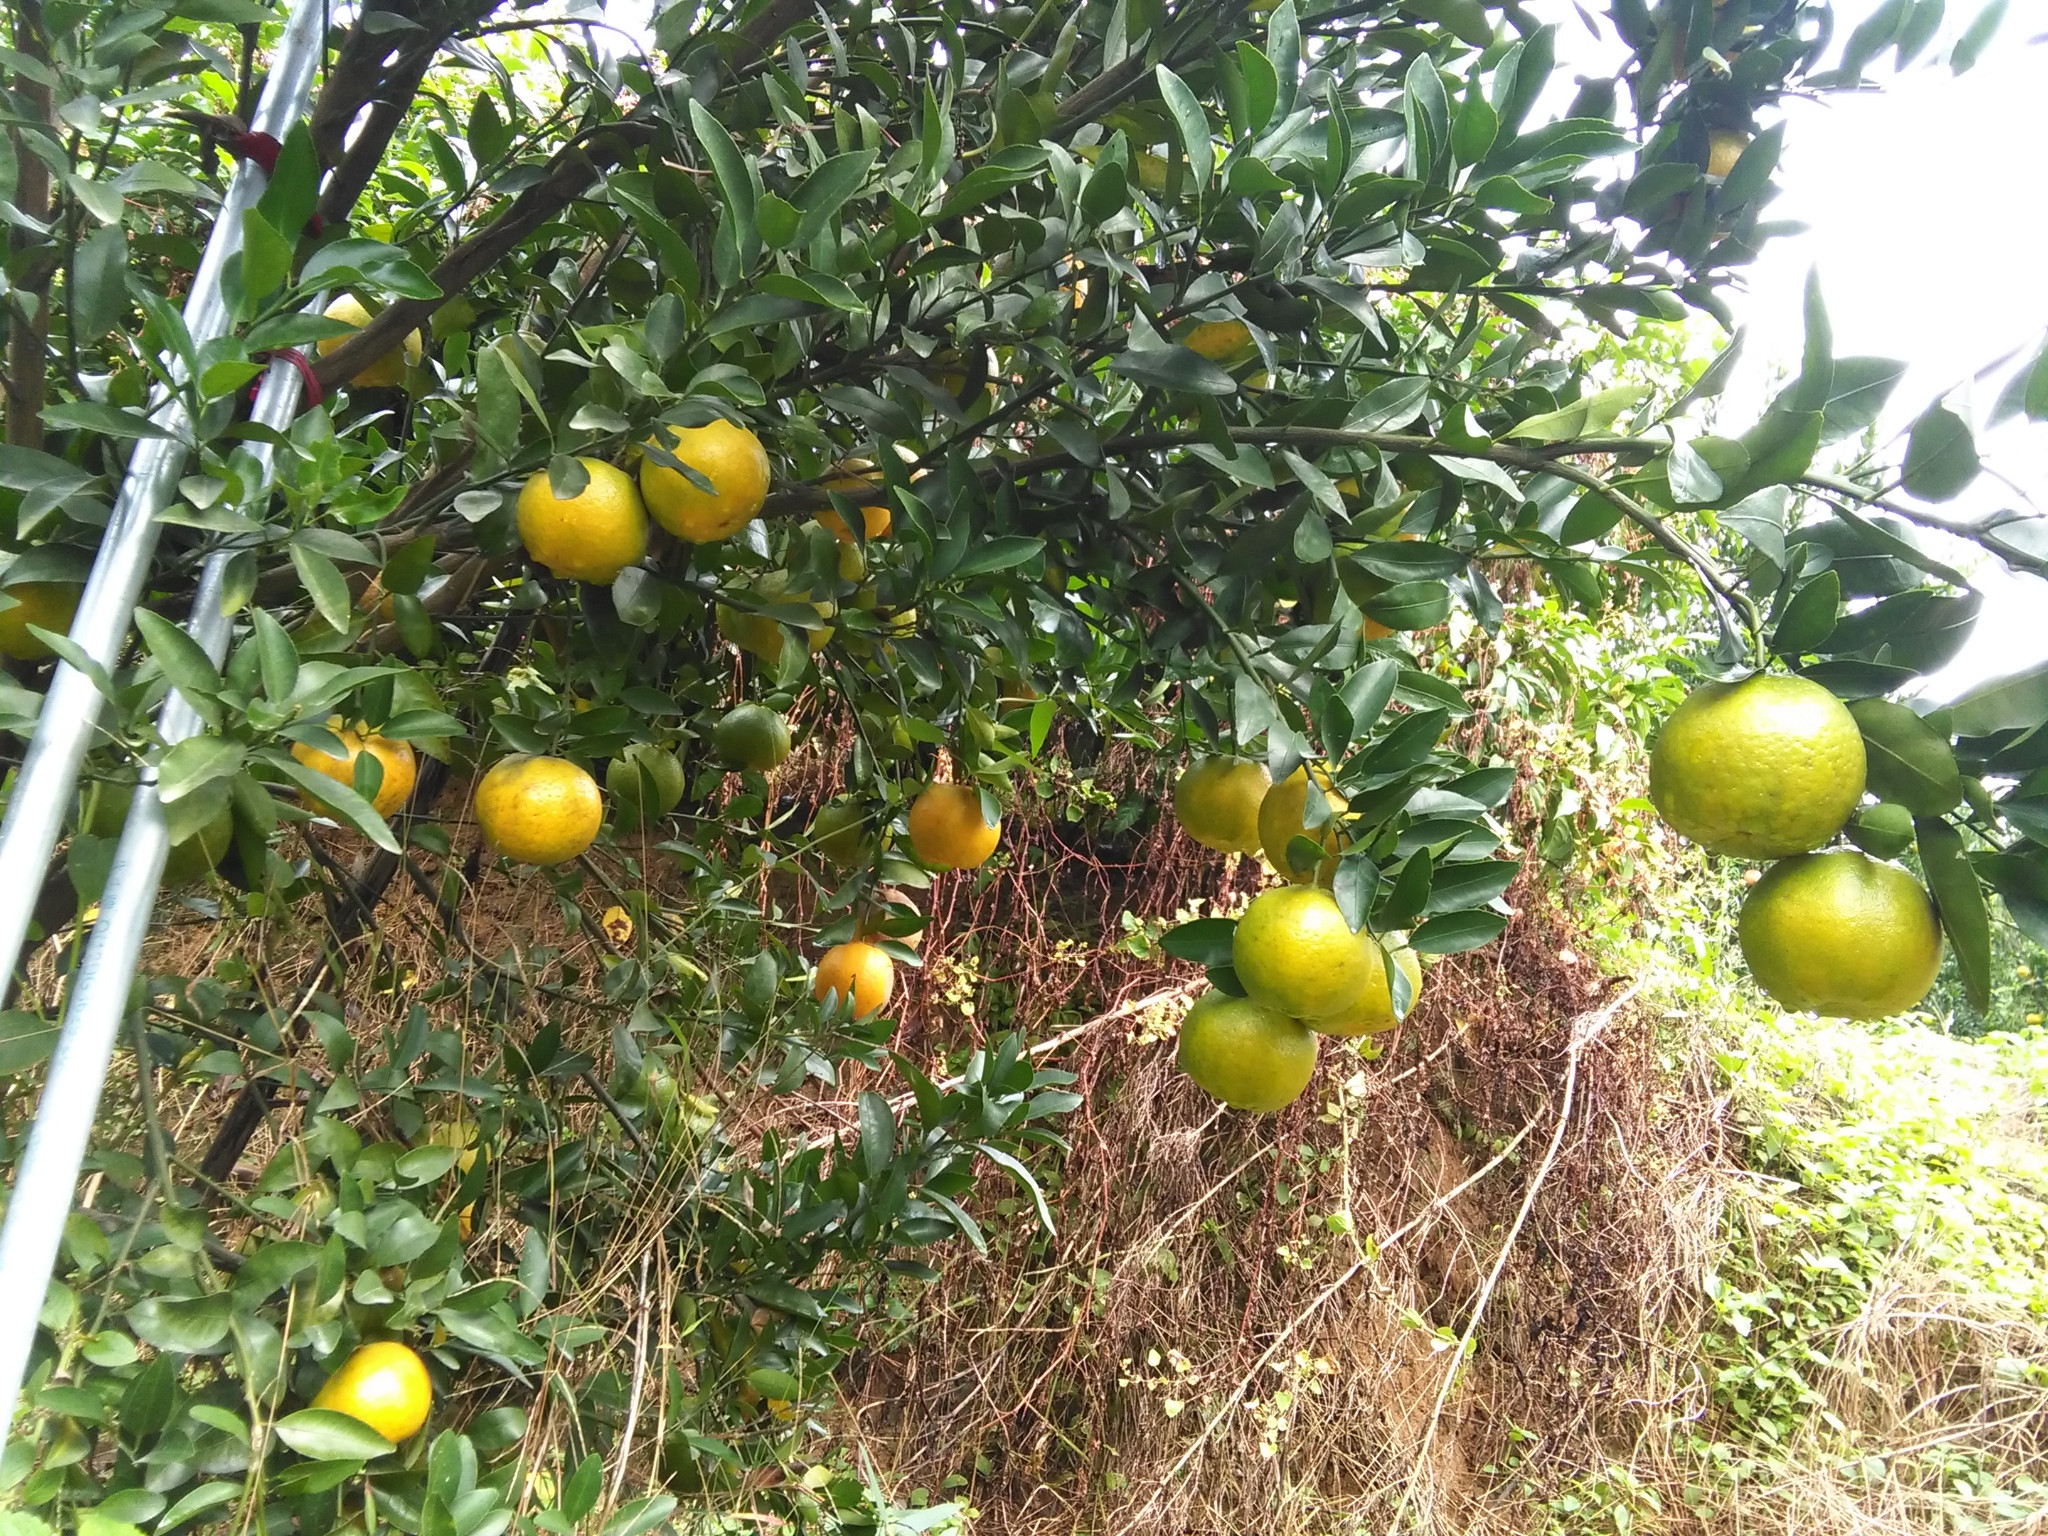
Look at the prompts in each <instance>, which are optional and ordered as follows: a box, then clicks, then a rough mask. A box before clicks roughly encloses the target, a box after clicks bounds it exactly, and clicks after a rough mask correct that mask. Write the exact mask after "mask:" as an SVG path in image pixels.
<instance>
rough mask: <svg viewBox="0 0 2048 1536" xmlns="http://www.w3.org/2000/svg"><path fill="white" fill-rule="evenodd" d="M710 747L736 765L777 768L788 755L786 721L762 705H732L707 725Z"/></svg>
mask: <svg viewBox="0 0 2048 1536" xmlns="http://www.w3.org/2000/svg"><path fill="white" fill-rule="evenodd" d="M711 750H712V751H714V752H716V753H717V754H718V755H719V756H720V757H722V758H724V759H725V760H726V761H727V762H728V763H731V764H732V765H733V766H734V767H736V768H752V769H754V770H756V771H757V772H760V773H766V772H768V771H769V770H770V769H771V768H780V767H781V766H782V764H783V762H784V760H785V759H787V758H788V756H789V722H788V721H787V720H784V719H783V718H782V716H780V715H778V714H777V713H775V711H774V710H772V709H770V708H769V707H768V706H767V705H765V704H740V705H736V706H735V707H733V708H732V709H729V710H727V711H726V712H725V714H724V716H723V717H722V718H721V719H720V720H719V722H718V724H716V725H714V726H713V727H712V728H711Z"/></svg>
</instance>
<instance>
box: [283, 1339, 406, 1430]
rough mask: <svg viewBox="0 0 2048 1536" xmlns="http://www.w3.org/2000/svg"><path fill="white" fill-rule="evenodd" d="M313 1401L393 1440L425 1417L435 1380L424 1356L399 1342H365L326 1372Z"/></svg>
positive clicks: (319, 1406) (314, 1403) (320, 1406)
mask: <svg viewBox="0 0 2048 1536" xmlns="http://www.w3.org/2000/svg"><path fill="white" fill-rule="evenodd" d="M313 1406H314V1407H315V1408H327V1409H331V1410H332V1411H333V1412H335V1413H345V1414H347V1415H348V1416H349V1417H350V1418H352V1419H355V1420H357V1421H358V1422H360V1423H363V1424H367V1425H369V1426H370V1428H372V1429H374V1430H375V1431H377V1433H378V1434H380V1435H382V1436H383V1437H384V1438H385V1439H386V1440H389V1441H391V1442H393V1443H394V1444H396V1443H397V1442H398V1441H400V1440H404V1439H407V1438H409V1437H410V1436H412V1435H413V1434H415V1433H417V1432H418V1430H419V1427H420V1426H421V1425H422V1424H424V1423H426V1422H427V1415H428V1414H429V1413H430V1412H431V1411H432V1410H433V1406H434V1383H433V1382H432V1381H431V1380H430V1379H429V1378H428V1376H427V1366H426V1362H425V1361H423V1360H421V1359H420V1357H419V1356H418V1355H416V1354H414V1353H413V1352H412V1351H411V1350H409V1349H407V1348H406V1347H405V1346H404V1345H403V1344H393V1343H390V1342H388V1341H387V1342H383V1343H377V1344H365V1345H363V1346H362V1348H360V1349H358V1350H357V1351H356V1352H355V1353H354V1354H352V1355H350V1356H349V1357H348V1359H347V1360H345V1361H343V1362H342V1366H341V1369H340V1370H338V1371H336V1372H335V1373H334V1374H333V1375H332V1376H330V1377H328V1378H327V1384H326V1385H325V1386H323V1387H322V1388H321V1389H320V1392H319V1395H318V1396H316V1397H315V1398H314V1399H313Z"/></svg>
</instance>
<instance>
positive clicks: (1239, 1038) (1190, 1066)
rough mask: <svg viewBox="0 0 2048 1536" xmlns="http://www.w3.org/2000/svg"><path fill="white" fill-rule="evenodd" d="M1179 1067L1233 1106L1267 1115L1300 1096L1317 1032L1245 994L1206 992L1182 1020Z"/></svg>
mask: <svg viewBox="0 0 2048 1536" xmlns="http://www.w3.org/2000/svg"><path fill="white" fill-rule="evenodd" d="M1177 1059H1178V1060H1179V1062H1180V1069H1181V1071H1183V1072H1185V1073H1187V1075H1188V1076H1189V1077H1192V1078H1193V1079H1194V1080H1195V1082H1196V1083H1197V1084H1199V1085H1200V1087H1201V1089H1202V1091H1203V1092H1204V1093H1206V1094H1208V1095H1209V1096H1210V1097H1211V1098H1216V1099H1221V1100H1222V1101H1223V1102H1224V1103H1225V1104H1228V1105H1229V1106H1230V1107H1231V1108H1232V1109H1249V1110H1254V1111H1256V1112H1257V1113H1259V1114H1262V1115H1269V1114H1271V1113H1272V1112H1273V1111H1274V1110H1276V1109H1285V1108H1286V1107H1287V1106H1288V1105H1289V1104H1292V1103H1293V1102H1294V1101H1295V1100H1296V1099H1298V1098H1300V1097H1301V1091H1302V1090H1303V1089H1304V1088H1306V1087H1307V1086H1308V1080H1309V1079H1310V1078H1311V1077H1313V1076H1314V1075H1315V1070H1316V1037H1315V1036H1314V1035H1313V1034H1312V1033H1310V1032H1309V1030H1308V1029H1306V1028H1305V1027H1304V1026H1303V1025H1302V1024H1301V1023H1300V1022H1298V1021H1297V1020H1294V1019H1290V1018H1289V1017H1288V1016H1287V1015H1286V1014H1284V1013H1281V1012H1279V1011H1278V1010H1277V1009H1273V1008H1267V1007H1264V1006H1262V1005H1261V1004H1258V1003H1255V1002H1253V1001H1252V1000H1251V999H1250V998H1248V997H1230V996H1228V995H1226V994H1224V993H1222V992H1205V993H1204V994H1203V995H1202V996H1200V997H1198V998H1196V999H1195V1005H1194V1007H1192V1008H1190V1009H1189V1010H1188V1016H1187V1017H1186V1018H1185V1019H1183V1020H1181V1026H1180V1046H1179V1050H1178V1052H1177Z"/></svg>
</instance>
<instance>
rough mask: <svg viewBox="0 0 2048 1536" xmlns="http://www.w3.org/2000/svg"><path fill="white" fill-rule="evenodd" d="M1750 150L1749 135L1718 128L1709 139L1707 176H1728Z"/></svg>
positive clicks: (1735, 130)
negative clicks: (1746, 151)
mask: <svg viewBox="0 0 2048 1536" xmlns="http://www.w3.org/2000/svg"><path fill="white" fill-rule="evenodd" d="M1747 148H1749V135H1748V134H1746V133H1743V132H1741V131H1740V130H1738V129H1734V128H1716V129H1715V130H1714V131H1713V133H1711V134H1709V135H1708V137H1707V174H1708V175H1709V176H1726V175H1727V174H1728V173H1729V172H1730V171H1732V170H1734V169H1735V162H1736V161H1738V160H1740V159H1741V158H1742V152H1743V151H1744V150H1745V149H1747Z"/></svg>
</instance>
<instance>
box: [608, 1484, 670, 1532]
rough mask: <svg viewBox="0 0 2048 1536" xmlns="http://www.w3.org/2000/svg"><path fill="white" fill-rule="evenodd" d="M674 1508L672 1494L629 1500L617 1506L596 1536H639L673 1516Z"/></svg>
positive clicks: (651, 1495)
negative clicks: (613, 1513)
mask: <svg viewBox="0 0 2048 1536" xmlns="http://www.w3.org/2000/svg"><path fill="white" fill-rule="evenodd" d="M675 1508H676V1500H675V1496H674V1495H673V1494H667V1493H653V1494H649V1495H647V1496H646V1497H645V1498H639V1499H632V1500H629V1501H628V1502H627V1503H625V1504H622V1505H620V1506H619V1511H618V1513H617V1514H615V1515H613V1516H612V1517H611V1519H609V1520H607V1521H605V1523H604V1529H603V1530H601V1531H599V1532H598V1536H641V1533H642V1532H643V1531H651V1530H653V1529H654V1528H655V1527H656V1526H657V1525H660V1524H661V1523H662V1521H664V1520H666V1519H667V1518H668V1517H669V1516H670V1515H672V1514H674V1513H675Z"/></svg>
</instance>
